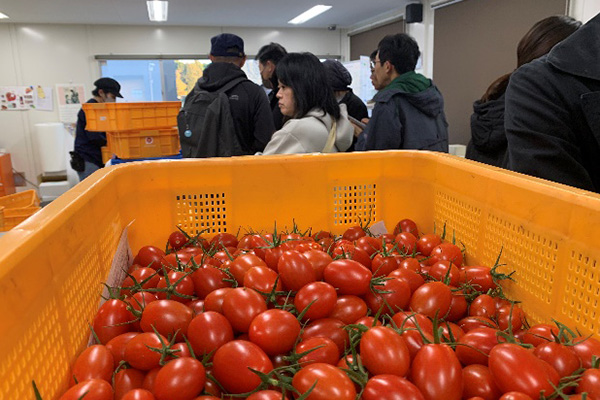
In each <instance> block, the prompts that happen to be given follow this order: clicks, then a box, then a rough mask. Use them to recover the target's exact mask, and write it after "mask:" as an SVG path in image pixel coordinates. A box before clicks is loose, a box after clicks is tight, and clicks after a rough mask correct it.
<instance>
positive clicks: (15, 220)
mask: <svg viewBox="0 0 600 400" xmlns="http://www.w3.org/2000/svg"><path fill="white" fill-rule="evenodd" d="M39 210H41V207H24V208H4V210H3V212H2V213H3V221H2V222H1V224H0V232H5V231H8V230H10V229H12V228H14V227H15V226H17V225H19V224H20V223H21V222H23V221H25V220H26V219H27V218H29V217H31V216H32V215H33V214H35V213H36V212H38V211H39Z"/></svg>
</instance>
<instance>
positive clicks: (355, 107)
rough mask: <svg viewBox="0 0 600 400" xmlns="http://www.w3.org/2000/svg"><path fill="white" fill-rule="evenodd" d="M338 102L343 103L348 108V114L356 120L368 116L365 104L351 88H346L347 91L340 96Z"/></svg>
mask: <svg viewBox="0 0 600 400" xmlns="http://www.w3.org/2000/svg"><path fill="white" fill-rule="evenodd" d="M340 104H345V105H346V109H347V110H348V115H350V116H351V117H354V118H356V119H357V120H359V121H360V120H361V119H363V118H369V112H368V111H367V106H366V105H365V103H363V101H362V100H361V99H360V97H358V96H357V95H355V94H354V92H352V90H348V93H346V94H345V95H344V97H342V100H340Z"/></svg>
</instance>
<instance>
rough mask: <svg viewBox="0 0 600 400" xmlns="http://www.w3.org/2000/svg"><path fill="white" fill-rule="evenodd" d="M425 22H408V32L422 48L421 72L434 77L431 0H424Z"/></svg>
mask: <svg viewBox="0 0 600 400" xmlns="http://www.w3.org/2000/svg"><path fill="white" fill-rule="evenodd" d="M422 3H423V22H420V23H412V24H406V33H408V34H409V35H410V36H412V37H413V38H415V40H416V41H417V43H418V44H419V49H420V50H421V62H422V67H421V68H422V71H421V73H422V74H423V75H425V76H426V77H428V78H431V79H434V77H433V23H434V18H433V16H434V12H433V9H432V8H431V5H430V3H431V1H430V0H423V1H422Z"/></svg>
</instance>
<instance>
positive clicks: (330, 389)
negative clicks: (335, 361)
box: [292, 363, 356, 400]
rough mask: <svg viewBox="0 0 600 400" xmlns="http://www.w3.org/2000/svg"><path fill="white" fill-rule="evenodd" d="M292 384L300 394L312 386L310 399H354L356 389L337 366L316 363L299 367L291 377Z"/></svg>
mask: <svg viewBox="0 0 600 400" xmlns="http://www.w3.org/2000/svg"><path fill="white" fill-rule="evenodd" d="M292 385H293V386H294V388H295V389H296V390H298V392H300V394H304V393H306V392H307V391H308V390H309V389H310V388H311V387H313V386H314V388H313V390H312V392H311V393H310V396H309V398H310V399H311V400H331V399H336V400H354V399H355V397H356V389H355V388H354V384H353V383H352V380H350V378H348V376H347V375H346V374H345V373H344V372H343V371H342V370H341V369H339V368H337V367H335V366H333V365H329V364H324V363H316V364H311V365H307V366H306V367H304V368H302V369H300V371H298V372H297V373H296V375H294V378H293V379H292Z"/></svg>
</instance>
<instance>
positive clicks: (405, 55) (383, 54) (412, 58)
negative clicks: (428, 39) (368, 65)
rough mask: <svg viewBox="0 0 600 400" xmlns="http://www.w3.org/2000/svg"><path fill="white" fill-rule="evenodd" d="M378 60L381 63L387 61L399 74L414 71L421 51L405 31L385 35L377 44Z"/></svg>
mask: <svg viewBox="0 0 600 400" xmlns="http://www.w3.org/2000/svg"><path fill="white" fill-rule="evenodd" d="M377 50H378V51H379V60H380V61H381V62H382V63H385V62H386V61H389V62H390V63H391V64H392V65H393V66H394V68H395V69H396V72H397V73H398V74H400V75H402V74H404V73H405V72H409V71H414V70H415V67H416V65H417V61H418V60H419V56H420V55H421V52H420V51H419V45H418V44H417V42H416V41H415V39H413V38H412V37H411V36H409V35H407V34H406V33H398V34H396V35H387V36H386V37H384V38H383V39H381V41H380V42H379V45H378V46H377Z"/></svg>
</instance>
